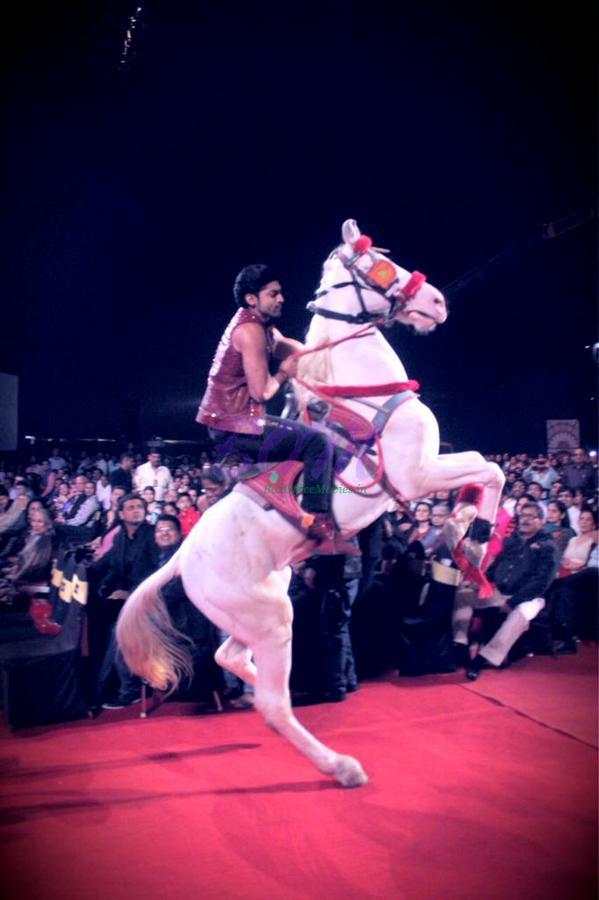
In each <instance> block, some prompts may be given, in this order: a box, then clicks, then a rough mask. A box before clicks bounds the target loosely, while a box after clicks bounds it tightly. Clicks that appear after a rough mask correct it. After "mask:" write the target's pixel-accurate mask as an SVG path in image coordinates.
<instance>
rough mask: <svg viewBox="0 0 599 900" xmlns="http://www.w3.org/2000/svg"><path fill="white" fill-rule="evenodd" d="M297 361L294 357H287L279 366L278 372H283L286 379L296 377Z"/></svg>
mask: <svg viewBox="0 0 599 900" xmlns="http://www.w3.org/2000/svg"><path fill="white" fill-rule="evenodd" d="M298 362H299V360H298V359H297V358H296V357H293V356H288V357H287V359H284V360H283V362H282V363H281V365H280V366H279V372H283V373H284V374H285V375H286V376H287V378H295V376H296V375H297V366H298Z"/></svg>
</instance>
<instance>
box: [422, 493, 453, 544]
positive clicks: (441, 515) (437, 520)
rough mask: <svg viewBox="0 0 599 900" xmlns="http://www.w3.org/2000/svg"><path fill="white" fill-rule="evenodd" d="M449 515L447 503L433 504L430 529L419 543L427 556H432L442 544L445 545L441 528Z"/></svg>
mask: <svg viewBox="0 0 599 900" xmlns="http://www.w3.org/2000/svg"><path fill="white" fill-rule="evenodd" d="M450 515H451V507H450V506H449V505H448V504H447V503H435V505H434V506H433V508H432V511H431V526H432V527H431V529H430V531H429V532H428V534H427V535H425V537H424V541H421V543H422V546H423V547H424V550H425V552H426V555H427V556H430V557H432V556H434V555H435V553H436V552H437V550H438V549H439V548H440V546H441V544H442V543H445V538H444V537H443V526H444V525H445V523H446V522H447V520H448V519H449V516H450Z"/></svg>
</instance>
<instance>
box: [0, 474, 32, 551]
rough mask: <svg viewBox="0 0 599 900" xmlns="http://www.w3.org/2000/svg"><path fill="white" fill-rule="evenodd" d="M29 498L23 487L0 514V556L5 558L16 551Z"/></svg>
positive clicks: (24, 527) (25, 525)
mask: <svg viewBox="0 0 599 900" xmlns="http://www.w3.org/2000/svg"><path fill="white" fill-rule="evenodd" d="M30 499H31V496H30V493H29V491H28V490H26V489H25V488H24V487H23V488H21V489H20V493H19V494H18V496H17V497H15V499H14V500H13V501H12V503H11V504H10V506H9V507H8V508H7V509H6V511H5V512H4V513H2V514H1V515H0V557H2V558H5V557H8V556H10V555H11V554H13V553H14V552H18V550H19V548H20V546H21V544H22V540H21V537H22V535H23V533H24V531H25V529H26V528H27V506H28V505H29V501H30Z"/></svg>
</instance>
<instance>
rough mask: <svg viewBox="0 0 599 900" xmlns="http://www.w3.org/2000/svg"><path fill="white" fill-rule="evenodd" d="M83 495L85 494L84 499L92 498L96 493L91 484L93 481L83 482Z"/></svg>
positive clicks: (94, 486) (94, 487)
mask: <svg viewBox="0 0 599 900" xmlns="http://www.w3.org/2000/svg"><path fill="white" fill-rule="evenodd" d="M83 493H84V494H85V496H86V497H93V496H94V494H95V493H96V485H95V484H94V483H93V481H86V482H85V486H84V488H83Z"/></svg>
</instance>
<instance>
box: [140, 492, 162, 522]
mask: <svg viewBox="0 0 599 900" xmlns="http://www.w3.org/2000/svg"><path fill="white" fill-rule="evenodd" d="M141 496H142V497H143V498H144V500H145V501H146V508H147V512H146V522H148V523H149V524H150V525H155V524H156V519H157V518H158V516H159V515H160V513H161V512H162V503H157V502H156V491H155V490H154V488H153V487H149V486H148V487H145V488H144V489H143V491H142V492H141Z"/></svg>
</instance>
